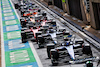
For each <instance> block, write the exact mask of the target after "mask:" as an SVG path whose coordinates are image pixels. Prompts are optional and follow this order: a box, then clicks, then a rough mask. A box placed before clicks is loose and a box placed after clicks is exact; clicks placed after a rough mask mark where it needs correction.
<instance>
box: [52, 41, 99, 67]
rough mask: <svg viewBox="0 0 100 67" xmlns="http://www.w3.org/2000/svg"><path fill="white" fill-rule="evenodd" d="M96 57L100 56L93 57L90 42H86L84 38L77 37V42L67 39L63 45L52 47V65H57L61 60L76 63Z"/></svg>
mask: <svg viewBox="0 0 100 67" xmlns="http://www.w3.org/2000/svg"><path fill="white" fill-rule="evenodd" d="M96 59H98V58H96V57H93V55H92V51H91V47H90V46H89V44H84V41H83V40H82V39H76V40H75V43H73V42H71V41H66V42H64V43H62V46H60V47H56V48H54V49H51V62H52V65H57V64H58V63H59V62H64V63H70V64H76V63H83V62H86V61H89V60H90V61H93V60H96Z"/></svg>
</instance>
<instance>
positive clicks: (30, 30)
mask: <svg viewBox="0 0 100 67" xmlns="http://www.w3.org/2000/svg"><path fill="white" fill-rule="evenodd" d="M23 23H24V22H23ZM37 23H39V22H37ZM37 23H35V24H33V23H29V22H28V23H27V24H26V26H25V27H24V28H22V29H21V36H22V42H26V41H28V40H30V39H31V38H32V40H31V41H38V40H37V39H39V38H37V37H38V35H40V34H41V33H42V34H45V32H46V31H47V30H48V29H49V26H50V27H52V28H53V27H54V26H56V25H54V23H55V24H56V22H53V21H49V22H48V21H43V22H40V24H37ZM50 23H51V24H50ZM47 24H50V25H49V26H46V25H47ZM39 32H41V33H39ZM33 39H34V40H33Z"/></svg>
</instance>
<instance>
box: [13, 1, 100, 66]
mask: <svg viewBox="0 0 100 67" xmlns="http://www.w3.org/2000/svg"><path fill="white" fill-rule="evenodd" d="M12 1H13V3H15V2H17V1H15V0H12ZM40 7H41V6H40ZM41 8H42V7H41ZM42 10H44V11H46V12H47V10H45V9H44V8H42ZM17 12H18V14H19V16H20V12H19V11H18V10H17ZM49 13H50V12H47V17H48V18H49V19H50V18H53V19H55V20H56V22H57V25H58V26H59V28H65V29H66V30H67V31H70V32H72V33H73V34H75V35H76V38H81V37H82V36H81V37H80V35H78V34H77V33H75V32H73V31H72V30H71V29H69V28H68V27H66V26H65V25H64V24H62V23H61V22H63V21H61V20H62V18H59V17H58V16H57V15H55V14H52V15H51V14H49ZM20 17H21V16H20ZM55 17H56V18H55ZM64 22H65V21H64ZM82 38H84V37H82ZM85 42H86V41H85ZM86 43H87V42H86ZM33 46H34V47H35V50H36V51H37V54H38V56H39V58H40V60H41V62H42V64H43V66H44V67H84V65H85V64H74V65H67V64H62V63H61V64H59V65H58V66H52V64H51V60H50V59H48V57H47V50H46V48H41V49H38V45H37V44H36V43H35V42H33ZM91 47H92V48H91V49H92V51H93V55H94V56H100V52H98V51H97V50H96V49H95V48H94V47H93V46H91ZM96 65H97V63H96V62H95V63H94V66H95V67H96ZM99 66H100V65H99Z"/></svg>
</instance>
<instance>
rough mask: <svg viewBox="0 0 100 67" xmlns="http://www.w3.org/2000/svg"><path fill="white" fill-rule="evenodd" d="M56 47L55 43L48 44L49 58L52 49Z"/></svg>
mask: <svg viewBox="0 0 100 67" xmlns="http://www.w3.org/2000/svg"><path fill="white" fill-rule="evenodd" d="M54 47H55V45H54V44H53V43H50V44H47V55H48V58H51V56H50V50H51V49H54Z"/></svg>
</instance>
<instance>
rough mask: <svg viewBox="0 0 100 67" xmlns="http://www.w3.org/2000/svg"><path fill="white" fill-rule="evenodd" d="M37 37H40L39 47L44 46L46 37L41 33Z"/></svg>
mask: <svg viewBox="0 0 100 67" xmlns="http://www.w3.org/2000/svg"><path fill="white" fill-rule="evenodd" d="M37 39H38V46H39V48H42V47H44V42H45V39H44V38H43V37H42V36H41V35H39V36H38V38H37Z"/></svg>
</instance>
